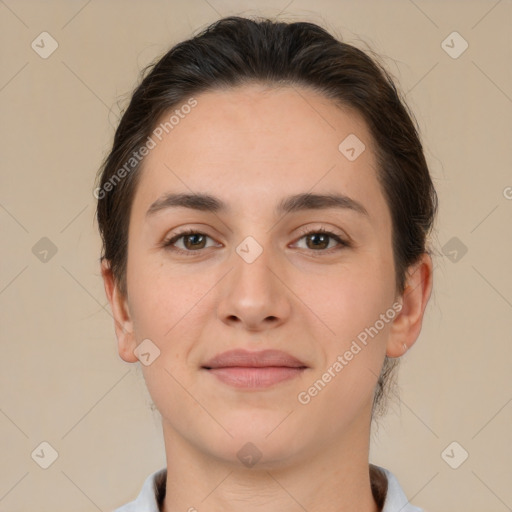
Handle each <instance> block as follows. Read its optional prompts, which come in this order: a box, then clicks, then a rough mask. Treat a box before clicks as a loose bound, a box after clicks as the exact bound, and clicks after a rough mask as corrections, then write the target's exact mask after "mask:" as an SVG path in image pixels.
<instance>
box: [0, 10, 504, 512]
mask: <svg viewBox="0 0 512 512" xmlns="http://www.w3.org/2000/svg"><path fill="white" fill-rule="evenodd" d="M228 14H263V15H269V16H276V15H279V16H280V17H281V18H282V19H283V20H290V21H291V20H302V19H306V20H310V21H313V22H317V23H320V24H322V25H323V26H325V27H326V28H328V29H329V30H331V31H333V32H334V33H335V34H337V35H338V36H341V37H343V39H344V40H345V41H346V42H349V43H353V44H356V45H357V46H359V47H360V48H363V49H365V48H366V47H367V46H366V45H369V47H371V48H372V49H374V50H375V51H376V52H377V53H379V54H381V55H382V56H383V57H382V60H383V62H384V63H385V64H386V65H387V67H388V69H389V70H390V71H391V73H392V74H393V75H394V76H395V77H396V78H397V81H398V84H399V86H400V87H401V88H402V90H403V91H404V93H407V100H408V102H409V104H410V106H411V108H412V109H413V110H414V112H415V114H416V117H417V120H418V123H419V126H420V130H421V133H422V139H423V142H424V145H425V148H426V154H427V158H428V161H429V164H430V166H431V170H432V174H433V176H434V180H435V184H436V186H437V189H438V192H439V196H440V204H441V206H440V216H439V222H438V225H437V231H436V234H435V236H434V237H433V245H434V249H435V251H436V253H437V256H436V257H435V263H436V276H435V281H436V282H435V289H434V293H433V296H432V300H431V303H430V305H429V307H428V310H427V318H426V321H425V324H424V328H423V331H422V334H421V336H420V339H419V341H418V342H417V344H416V345H415V346H414V347H413V348H412V350H411V351H410V352H409V353H408V354H407V355H406V356H405V358H404V359H403V361H402V367H401V370H400V378H399V384H400V388H401V395H400V399H397V400H395V401H394V402H392V403H391V405H390V411H389V413H388V416H387V417H386V418H385V419H383V420H381V424H380V428H379V429H378V431H374V433H373V434H372V449H371V461H372V462H374V463H376V464H380V465H382V466H384V467H387V468H388V469H390V470H391V471H393V472H394V473H395V474H396V475H397V477H398V479H399V481H400V482H401V484H402V486H403V488H404V490H405V492H406V494H407V496H408V497H409V499H410V500H411V501H412V502H413V503H414V504H417V505H418V506H422V507H424V508H425V509H427V510H429V511H431V512H433V511H447V510H450V511H465V512H477V511H479V512H480V511H483V510H485V511H486V512H491V511H496V512H501V511H506V510H510V509H511V508H512V486H511V485H510V482H512V442H511V441H512V440H511V436H510V432H511V430H512V429H511V426H512V403H511V401H512V386H511V379H510V375H511V372H510V365H511V356H512V343H511V342H512V274H511V272H510V264H511V262H512V243H511V242H512V237H511V235H512V230H511V225H512V224H511V221H512V188H511V187H512V165H511V164H512V157H511V151H510V142H511V140H512V122H511V121H512V67H511V65H510V63H511V62H512V45H511V33H512V32H511V30H510V27H511V26H512V3H511V1H510V0H501V1H496V0H492V1H451V2H446V1H445V2H443V1H440V0H429V1H427V0H424V1H420V0H415V1H414V2H413V1H408V0H400V1H386V2H383V1H372V2H355V1H327V0H314V1H313V0H293V1H290V0H273V1H267V0H264V1H261V2H256V1H249V0H246V1H239V2H236V1H234V0H208V1H206V0H186V1H184V0H176V1H170V2H169V1H168V2H165V1H156V0H153V1H148V2H142V1H124V2H121V1H100V0H92V1H89V2H87V1H86V0H84V1H67V2H64V1H46V2H35V1H21V0H20V1H15V0H5V1H1V2H0V15H1V27H0V38H1V56H2V78H1V80H0V102H1V119H2V132H1V141H2V153H1V159H2V174H1V180H2V181H1V189H0V224H1V229H2V256H1V271H0V315H1V334H2V342H1V343H2V344H1V354H2V357H1V359H0V365H1V369H0V384H1V385H0V407H1V413H0V433H1V443H2V452H1V457H0V459H1V462H0V464H1V469H0V511H9V512H15V511H28V510H30V511H31V512H37V511H50V510H51V511H52V512H59V511H69V510H73V511H75V512H81V511H93V510H101V511H109V510H111V509H112V508H114V507H115V506H119V505H120V504H122V503H125V502H126V501H129V500H131V499H133V498H134V497H135V496H136V495H137V494H138V492H139V490H140V487H141V485H142V482H143V480H144V479H145V478H146V476H147V475H148V474H149V473H150V472H152V471H155V470H157V469H159V468H161V467H164V465H165V458H164V449H163V441H162V436H161V430H160V419H159V416H158V413H157V412H152V410H151V401H150V397H149V395H148V393H147V391H146V388H145V384H144V381H143V379H142V373H141V371H140V368H139V367H138V366H137V365H130V364H128V363H125V362H123V361H122V360H121V359H120V358H119V356H118V354H117V351H116V341H115V337H114V331H113V323H112V319H111V317H110V313H109V310H108V307H106V303H107V301H106V298H105V295H104V291H103V286H102V282H101V279H100V275H99V266H98V256H99V251H100V246H99V237H98V235H97V231H96V224H95V222H94V198H93V195H92V190H93V187H94V178H95V173H96V170H97V168H98V166H99V164H100V162H101V160H102V158H103V156H104V155H105V152H106V151H107V149H108V147H109V144H110V143H111V140H112V136H113V130H114V126H115V124H116V121H117V117H118V114H119V111H120V107H124V106H125V104H126V99H127V97H128V94H129V93H130V91H131V90H132V87H134V85H135V83H136V82H137V80H138V76H139V75H138V74H139V71H140V70H141V68H142V67H143V66H144V65H146V64H147V63H149V61H150V60H152V59H153V58H154V57H156V56H158V55H160V54H162V53H163V52H164V51H166V50H167V49H168V48H169V47H170V46H171V45H172V44H174V43H176V42H177V41H179V40H181V39H183V38H186V37H189V36H191V35H192V34H193V33H194V32H197V31H199V30H200V29H202V28H204V27H205V26H206V25H207V24H209V23H210V22H212V21H214V20H215V19H217V18H219V17H220V16H225V15H228ZM43 31H47V32H49V33H50V34H51V36H52V37H53V38H54V39H55V40H56V41H57V42H58V45H59V46H58V49H57V50H56V51H55V52H54V53H53V54H52V55H51V56H49V57H48V58H47V59H43V58H41V57H40V56H39V55H38V54H37V53H36V52H35V51H34V50H33V49H32V48H31V43H32V41H33V40H35V39H36V38H37V36H38V35H39V34H40V33H41V32H43ZM453 31H457V32H459V33H460V34H461V35H462V37H463V38H464V39H465V40H466V41H467V42H468V44H469V47H468V49H467V50H466V51H465V52H464V53H463V54H462V55H460V56H459V57H458V58H456V59H454V58H452V57H450V56H449V55H448V54H447V53H446V52H445V51H444V49H443V48H442V46H441V43H442V41H443V40H444V39H445V38H446V37H447V36H448V35H449V34H451V33H452V32H453ZM36 42H37V41H36ZM454 44H455V43H454ZM457 44H459V43H457ZM457 48H460V46H455V49H457ZM507 187H508V188H507ZM507 196H508V198H507ZM43 237H47V238H48V239H50V240H51V241H52V243H53V244H54V245H55V246H56V248H57V252H56V254H55V255H53V256H52V255H51V253H48V255H47V261H46V262H44V261H41V260H40V258H41V257H43V256H42V255H41V253H40V247H39V246H36V249H37V248H38V247H39V254H38V255H37V254H34V253H33V247H34V246H35V245H36V243H37V242H38V241H39V240H40V239H41V238H43ZM453 237H456V238H457V240H456V241H455V242H454V241H452V242H450V243H451V244H453V243H458V244H459V245H460V244H464V246H466V247H467V253H466V254H465V255H463V257H462V258H460V259H459V260H458V261H456V262H454V261H452V260H453V258H454V254H453V253H452V254H450V252H449V250H451V249H449V248H450V245H448V246H446V244H447V243H448V242H449V241H450V240H451V239H452V238H453ZM41 243H42V244H44V243H45V242H41ZM46 243H47V242H46ZM34 251H35V252H36V253H37V252H38V251H37V250H34ZM445 253H446V254H445ZM458 254H459V257H460V254H461V253H460V252H459V253H458ZM37 256H39V257H37ZM137 364H138V363H137ZM43 441H46V442H48V443H49V444H50V445H51V446H52V447H53V448H54V449H55V450H56V451H57V452H58V458H57V459H56V461H55V462H54V463H53V464H52V465H51V466H50V467H49V468H48V469H42V468H41V467H40V466H39V465H38V464H36V462H35V461H34V460H33V458H32V457H31V454H32V452H33V451H34V450H35V449H36V448H38V447H39V445H40V443H41V442H43ZM453 441H456V442H457V443H459V444H460V446H461V447H462V448H459V447H456V448H455V449H454V451H453V452H451V451H449V455H451V459H448V460H451V461H452V464H453V461H455V462H457V461H460V457H461V454H462V451H461V450H462V449H464V450H466V451H467V452H468V453H469V457H468V459H467V460H466V461H465V462H464V463H463V464H461V465H460V466H459V467H458V469H452V468H451V467H450V466H449V465H448V464H447V463H446V462H445V460H444V459H443V457H442V456H441V454H442V452H443V451H444V450H445V448H446V447H447V446H448V445H449V444H450V443H452V442H453ZM38 450H39V452H40V448H39V449H38ZM38 450H36V453H37V452H38ZM46 453H49V452H48V451H47V452H46ZM34 458H35V459H37V457H36V456H34ZM199 498H200V497H199ZM201 499H202V498H201ZM198 502H199V500H198Z"/></svg>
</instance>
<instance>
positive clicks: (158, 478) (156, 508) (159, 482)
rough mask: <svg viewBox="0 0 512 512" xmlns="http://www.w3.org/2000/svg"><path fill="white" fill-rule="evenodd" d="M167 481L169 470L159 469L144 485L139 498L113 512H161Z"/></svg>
mask: <svg viewBox="0 0 512 512" xmlns="http://www.w3.org/2000/svg"><path fill="white" fill-rule="evenodd" d="M166 481H167V469H166V468H163V469H159V470H158V471H155V472H154V473H151V474H150V475H149V476H148V477H147V478H146V480H144V483H143V485H142V489H141V490H140V492H139V494H138V496H137V498H136V499H135V500H134V501H130V502H129V503H126V504H125V505H122V506H121V507H118V508H116V509H115V510H114V511H113V512H140V511H141V510H144V511H145V512H160V506H161V504H162V501H163V498H164V496H165V485H166Z"/></svg>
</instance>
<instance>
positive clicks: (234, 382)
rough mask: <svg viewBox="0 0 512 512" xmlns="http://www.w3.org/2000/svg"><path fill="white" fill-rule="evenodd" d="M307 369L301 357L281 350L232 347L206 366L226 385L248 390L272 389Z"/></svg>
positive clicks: (209, 371) (208, 370)
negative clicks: (256, 350) (251, 349)
mask: <svg viewBox="0 0 512 512" xmlns="http://www.w3.org/2000/svg"><path fill="white" fill-rule="evenodd" d="M307 368H308V366H307V365H306V364H305V363H303V362H302V361H300V360H299V359H297V358H295V357H293V356H291V355H290V354H287V353H286V352H282V351H279V350H263V351H259V352H249V351H247V350H230V351H228V352H223V353H222V354H219V355H217V356H215V357H214V358H212V359H210V360H209V361H207V362H206V363H205V364H204V365H203V366H202V369H204V370H206V371H207V372H208V373H209V374H211V375H212V376H214V377H216V378H217V379H219V380H220V381H221V382H223V383H224V384H227V385H230V386H233V387H236V388H246V389H258V388H268V387H270V386H273V385H275V384H278V383H282V382H285V381H289V380H291V379H294V378H296V377H298V376H299V375H302V373H303V372H304V371H305V370H306V369H307Z"/></svg>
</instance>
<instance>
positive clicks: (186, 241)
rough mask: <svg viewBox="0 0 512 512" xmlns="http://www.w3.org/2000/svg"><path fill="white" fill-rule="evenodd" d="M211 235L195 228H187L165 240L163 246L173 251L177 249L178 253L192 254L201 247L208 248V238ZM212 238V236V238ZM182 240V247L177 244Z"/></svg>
mask: <svg viewBox="0 0 512 512" xmlns="http://www.w3.org/2000/svg"><path fill="white" fill-rule="evenodd" d="M209 238H210V237H209V236H208V235H205V234H204V233H200V232H198V231H194V230H187V231H184V232H182V233H178V234H176V235H175V236H173V237H172V238H170V239H169V240H166V241H164V242H163V244H162V245H163V247H164V248H166V249H169V250H172V251H176V252H178V253H185V254H187V253H188V254H190V253H193V252H197V251H199V250H201V249H206V248H207V247H211V245H210V246H206V243H207V240H208V239H209ZM210 239H211V238H210ZM180 242H181V245H182V247H179V246H178V245H177V244H179V243H180Z"/></svg>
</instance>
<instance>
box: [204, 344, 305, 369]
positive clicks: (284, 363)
mask: <svg viewBox="0 0 512 512" xmlns="http://www.w3.org/2000/svg"><path fill="white" fill-rule="evenodd" d="M270 366H274V367H287V368H307V365H306V364H305V363H303V362H302V361H299V360H298V359H297V358H295V357H293V356H291V355H290V354H287V353H286V352H282V351H280V350H262V351H259V352H250V351H248V350H239V349H238V350H228V351H227V352H223V353H222V354H218V355H216V356H215V357H213V358H212V359H210V360H208V361H207V362H206V363H205V364H204V365H203V368H206V369H207V370H210V369H218V368H232V367H243V368H266V367H270Z"/></svg>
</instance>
